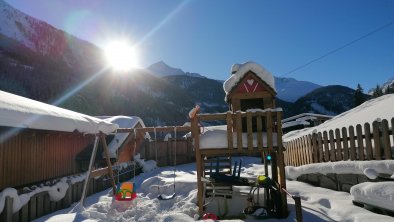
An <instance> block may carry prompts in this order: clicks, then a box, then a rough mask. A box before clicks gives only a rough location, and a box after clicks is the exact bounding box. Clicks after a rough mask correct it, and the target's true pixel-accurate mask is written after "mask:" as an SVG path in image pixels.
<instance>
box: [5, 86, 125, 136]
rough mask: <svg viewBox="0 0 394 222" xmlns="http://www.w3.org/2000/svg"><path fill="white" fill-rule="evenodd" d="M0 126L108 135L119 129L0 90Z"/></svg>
mask: <svg viewBox="0 0 394 222" xmlns="http://www.w3.org/2000/svg"><path fill="white" fill-rule="evenodd" d="M0 126H7V127H17V128H29V129H41V130H52V131H63V132H74V131H78V132H81V133H88V134H96V133H99V132H103V133H105V134H109V133H111V132H114V131H115V130H116V129H117V128H118V127H119V126H118V125H117V124H113V123H110V122H107V121H105V120H101V119H98V118H95V117H92V116H88V115H85V114H82V113H78V112H74V111H71V110H67V109H63V108H60V107H57V106H53V105H49V104H46V103H42V102H39V101H35V100H32V99H28V98H25V97H22V96H18V95H15V94H11V93H8V92H4V91H0Z"/></svg>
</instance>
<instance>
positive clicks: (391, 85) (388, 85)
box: [368, 78, 394, 95]
mask: <svg viewBox="0 0 394 222" xmlns="http://www.w3.org/2000/svg"><path fill="white" fill-rule="evenodd" d="M380 88H381V89H382V92H383V93H384V94H385V93H387V90H389V89H394V78H390V79H389V80H387V81H386V82H385V83H383V84H382V85H381V86H380ZM375 89H376V88H372V89H370V90H368V94H369V95H372V94H373V92H374V91H375Z"/></svg>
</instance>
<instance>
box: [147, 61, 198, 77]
mask: <svg viewBox="0 0 394 222" xmlns="http://www.w3.org/2000/svg"><path fill="white" fill-rule="evenodd" d="M146 69H147V70H148V71H150V72H151V73H152V74H153V75H155V76H157V77H165V76H183V75H186V76H192V77H199V78H205V76H202V75H200V74H198V73H190V72H184V71H183V70H182V69H178V68H174V67H171V66H169V65H167V64H166V63H165V62H163V61H159V62H157V63H154V64H152V65H150V66H149V67H148V68H146Z"/></svg>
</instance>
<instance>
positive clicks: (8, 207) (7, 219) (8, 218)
mask: <svg viewBox="0 0 394 222" xmlns="http://www.w3.org/2000/svg"><path fill="white" fill-rule="evenodd" d="M13 200H14V199H12V198H11V197H6V198H5V203H4V209H3V212H2V213H1V214H0V221H4V222H12V212H13V209H12V205H13Z"/></svg>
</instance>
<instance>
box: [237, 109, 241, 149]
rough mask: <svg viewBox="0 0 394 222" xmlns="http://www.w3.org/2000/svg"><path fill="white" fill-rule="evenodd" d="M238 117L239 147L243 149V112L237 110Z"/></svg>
mask: <svg viewBox="0 0 394 222" xmlns="http://www.w3.org/2000/svg"><path fill="white" fill-rule="evenodd" d="M236 118H237V121H236V123H237V149H238V150H242V118H241V112H240V111H237V113H236Z"/></svg>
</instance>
